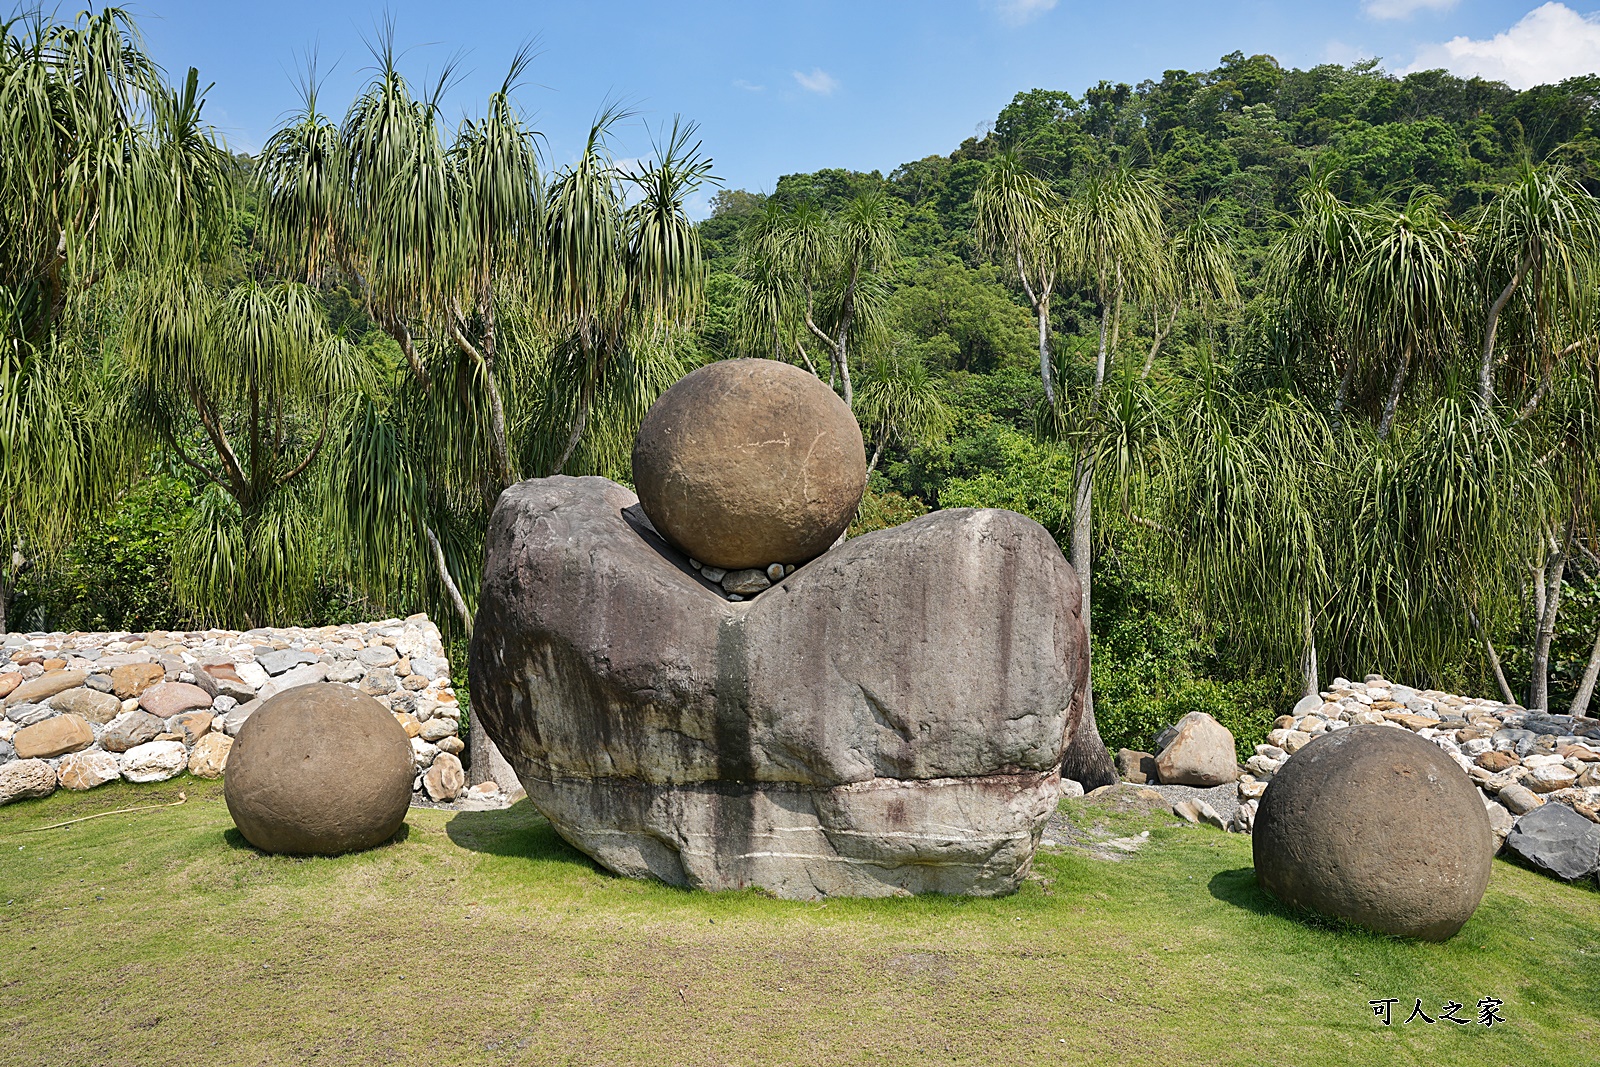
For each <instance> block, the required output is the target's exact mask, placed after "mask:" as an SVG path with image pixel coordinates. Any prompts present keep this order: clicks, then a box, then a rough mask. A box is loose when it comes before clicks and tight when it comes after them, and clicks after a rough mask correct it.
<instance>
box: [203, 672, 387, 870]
mask: <svg viewBox="0 0 1600 1067" xmlns="http://www.w3.org/2000/svg"><path fill="white" fill-rule="evenodd" d="M415 773H416V772H415V771H414V769H413V767H412V763H411V741H410V739H409V738H407V737H406V731H405V728H404V727H402V726H401V725H400V723H399V722H397V721H396V720H395V717H394V715H393V713H391V712H390V711H389V709H388V708H386V707H384V706H383V705H382V704H380V703H378V702H377V701H376V700H374V699H372V698H371V697H369V696H367V695H366V694H364V693H359V692H357V691H356V690H354V689H352V688H351V687H349V686H347V685H335V684H332V683H326V682H320V683H315V684H312V685H302V686H296V687H295V688H293V689H286V690H284V691H283V692H282V693H279V694H278V695H277V696H275V697H272V698H271V699H269V700H267V701H266V702H265V703H263V704H262V705H261V706H260V707H259V708H257V709H256V710H255V712H254V713H253V714H252V715H251V716H250V717H249V718H248V719H246V720H245V721H244V725H243V726H242V727H240V728H239V734H238V736H237V737H235V738H234V739H233V748H232V750H231V751H230V752H229V753H228V768H227V772H226V773H225V775H224V777H223V790H222V793H223V797H224V798H225V799H226V800H227V802H228V814H230V815H232V816H233V824H234V825H235V826H237V827H238V828H239V832H240V833H241V834H243V835H244V836H245V839H246V840H247V841H249V842H250V843H251V844H252V845H254V846H255V847H256V848H259V849H261V850H262V851H263V852H286V853H290V854H293V855H319V856H331V855H334V854H335V853H339V852H357V851H360V850H361V849H367V848H371V847H372V846H374V845H377V844H381V843H382V842H384V841H387V840H388V839H389V838H391V837H393V836H394V834H395V831H396V830H398V829H400V824H401V823H402V822H404V821H405V817H406V808H407V807H409V806H410V804H411V781H412V777H413V775H414V774H415Z"/></svg>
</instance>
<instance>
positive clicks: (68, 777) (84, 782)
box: [56, 749, 122, 792]
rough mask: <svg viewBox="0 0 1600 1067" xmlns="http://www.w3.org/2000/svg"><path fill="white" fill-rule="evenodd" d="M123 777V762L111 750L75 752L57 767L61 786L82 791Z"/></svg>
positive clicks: (57, 777)
mask: <svg viewBox="0 0 1600 1067" xmlns="http://www.w3.org/2000/svg"><path fill="white" fill-rule="evenodd" d="M121 777H122V764H121V763H120V762H118V760H117V757H115V756H113V755H112V754H111V753H109V752H102V751H99V750H98V749H97V750H95V751H93V752H74V753H73V754H72V755H70V756H67V757H66V758H64V759H63V760H62V761H61V766H59V767H57V768H56V779H57V780H58V781H59V782H60V783H61V788H63V789H72V790H75V791H78V792H82V791H83V790H85V789H93V788H94V787H95V786H97V785H105V784H106V783H107V782H115V781H116V780H117V779H118V778H121Z"/></svg>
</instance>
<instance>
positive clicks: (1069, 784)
mask: <svg viewBox="0 0 1600 1067" xmlns="http://www.w3.org/2000/svg"><path fill="white" fill-rule="evenodd" d="M490 784H491V785H492V784H493V783H492V782H491V783H490ZM1061 795H1062V796H1064V797H1081V796H1083V783H1082V782H1080V781H1077V780H1076V779H1074V778H1063V779H1061Z"/></svg>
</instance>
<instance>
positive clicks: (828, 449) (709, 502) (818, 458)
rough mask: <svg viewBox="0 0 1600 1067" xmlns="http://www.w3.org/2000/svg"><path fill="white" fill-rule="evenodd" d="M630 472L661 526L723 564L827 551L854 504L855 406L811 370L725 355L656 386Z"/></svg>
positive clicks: (861, 482)
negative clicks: (670, 383) (668, 385)
mask: <svg viewBox="0 0 1600 1067" xmlns="http://www.w3.org/2000/svg"><path fill="white" fill-rule="evenodd" d="M633 476H634V481H635V483H636V484H637V485H638V487H639V500H640V503H642V504H643V505H644V510H645V513H646V514H647V515H649V516H650V521H651V522H652V523H654V524H655V527H656V529H657V530H659V531H660V532H661V534H662V536H664V537H666V538H667V539H668V540H670V541H671V542H672V543H673V544H675V545H677V546H678V547H679V548H680V549H682V550H683V551H684V552H687V553H688V554H689V555H690V556H693V557H694V558H695V559H697V560H699V561H701V562H703V563H708V564H710V565H711V566H713V567H718V568H721V569H723V570H729V571H734V570H739V569H741V568H746V567H754V568H765V567H766V566H767V565H768V564H771V563H804V562H805V561H806V560H808V559H811V558H813V557H815V556H818V555H820V554H821V553H823V552H825V551H827V549H828V546H829V545H831V544H833V542H834V541H835V540H836V539H837V538H838V536H839V535H840V534H841V533H843V532H844V529H845V527H846V526H848V525H849V524H850V519H851V517H852V516H854V515H855V511H856V505H858V504H859V503H860V502H861V494H862V492H863V491H865V489H866V486H867V455H866V450H865V448H864V447H863V445H862V442H861V430H860V428H859V427H858V426H857V425H856V420H855V416H853V415H851V414H850V409H849V408H848V407H846V406H845V403H844V401H843V400H840V399H839V397H838V396H837V395H836V394H835V393H834V391H833V390H832V389H830V388H828V386H827V385H826V384H825V383H824V382H822V381H821V380H819V379H818V378H817V376H816V375H814V374H810V373H807V372H806V371H803V370H801V369H800V368H799V367H793V366H790V365H789V364H787V363H779V362H778V361H776V360H771V359H733V360H724V361H720V362H717V363H711V364H708V365H707V366H704V367H701V368H700V369H699V370H697V371H695V372H694V373H692V374H689V375H687V376H685V377H684V378H683V379H682V380H681V381H679V382H678V383H677V384H676V385H674V386H673V387H672V388H670V389H668V390H667V391H666V392H665V393H663V394H661V398H660V399H659V400H657V401H656V402H655V405H654V406H653V407H651V409H650V412H649V414H648V415H646V416H645V418H644V421H643V422H642V423H641V424H640V426H639V436H638V438H637V440H636V441H635V442H634V446H633Z"/></svg>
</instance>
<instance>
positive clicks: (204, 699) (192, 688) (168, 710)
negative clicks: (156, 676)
mask: <svg viewBox="0 0 1600 1067" xmlns="http://www.w3.org/2000/svg"><path fill="white" fill-rule="evenodd" d="M210 706H211V694H210V693H208V692H206V691H205V690H204V689H201V688H200V687H199V686H197V685H191V684H190V683H188V682H161V683H159V684H157V685H153V686H151V687H150V688H149V689H146V690H145V691H144V692H143V693H140V694H139V707H140V708H142V709H144V710H145V711H148V712H149V713H150V714H151V715H155V716H158V717H160V718H162V719H170V718H172V717H173V716H174V715H182V714H183V713H184V712H186V711H194V710H195V709H197V708H209V707H210Z"/></svg>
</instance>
